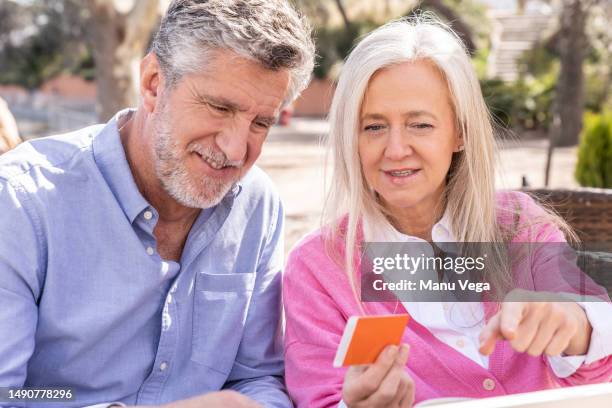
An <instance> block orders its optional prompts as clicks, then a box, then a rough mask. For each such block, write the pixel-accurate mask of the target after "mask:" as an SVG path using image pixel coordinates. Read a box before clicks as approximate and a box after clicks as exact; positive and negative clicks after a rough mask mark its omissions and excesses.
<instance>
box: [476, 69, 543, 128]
mask: <svg viewBox="0 0 612 408" xmlns="http://www.w3.org/2000/svg"><path fill="white" fill-rule="evenodd" d="M554 77H555V76H554V75H551V74H547V75H544V76H541V77H539V78H528V79H519V80H517V81H515V82H503V81H502V80H500V79H497V78H494V79H481V80H480V87H481V89H482V93H483V96H484V98H485V102H486V103H487V106H488V107H489V111H490V112H491V114H492V115H493V117H494V118H495V120H496V122H497V123H498V124H500V125H502V126H503V127H505V128H517V129H546V128H547V127H548V124H549V123H550V119H551V118H550V106H551V104H552V101H553V95H554V88H555V84H554Z"/></svg>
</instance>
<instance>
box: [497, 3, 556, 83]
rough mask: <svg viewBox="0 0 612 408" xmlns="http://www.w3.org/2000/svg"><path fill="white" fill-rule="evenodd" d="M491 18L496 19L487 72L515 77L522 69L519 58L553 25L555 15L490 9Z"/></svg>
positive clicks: (502, 77) (508, 77)
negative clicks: (520, 68)
mask: <svg viewBox="0 0 612 408" xmlns="http://www.w3.org/2000/svg"><path fill="white" fill-rule="evenodd" d="M489 18H490V19H491V21H492V23H493V33H492V37H491V52H490V54H489V59H488V63H487V66H488V72H487V74H488V76H489V77H491V78H493V77H498V78H501V79H502V80H504V81H514V80H515V79H517V77H518V73H519V66H518V63H517V59H518V58H519V57H520V56H521V55H522V54H523V53H524V52H525V51H527V50H529V49H531V48H532V47H533V45H534V44H535V43H536V42H537V41H538V40H540V39H541V38H542V36H543V35H544V34H545V33H547V32H548V31H549V30H550V29H551V28H552V25H553V24H554V22H555V16H554V14H552V13H549V14H544V13H542V12H539V11H528V12H526V13H524V14H517V13H515V12H509V11H491V12H490V13H489Z"/></svg>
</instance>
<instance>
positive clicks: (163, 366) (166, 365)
mask: <svg viewBox="0 0 612 408" xmlns="http://www.w3.org/2000/svg"><path fill="white" fill-rule="evenodd" d="M166 368H168V363H166V362H165V361H162V363H161V364H160V365H159V371H165V370H166Z"/></svg>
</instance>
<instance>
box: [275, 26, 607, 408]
mask: <svg viewBox="0 0 612 408" xmlns="http://www.w3.org/2000/svg"><path fill="white" fill-rule="evenodd" d="M330 125H331V134H330V139H329V140H330V149H331V152H332V156H333V158H334V171H333V176H332V188H331V190H330V195H329V197H328V202H327V205H326V210H325V211H326V215H327V217H326V218H327V220H328V222H326V224H325V225H324V226H323V228H321V229H320V230H319V231H316V232H314V233H312V234H310V235H308V236H307V237H305V238H304V239H303V240H302V241H301V242H300V243H299V244H298V245H297V246H296V247H295V248H294V249H293V250H292V252H291V254H290V256H289V259H288V263H287V265H286V271H285V278H284V279H285V281H284V283H285V285H284V303H285V310H286V345H285V350H286V351H285V353H286V354H285V357H286V381H287V386H288V389H289V392H290V394H291V396H292V398H293V400H294V402H295V403H296V405H297V406H298V407H332V406H337V405H338V404H346V405H347V406H349V407H400V406H401V407H409V406H412V404H413V403H415V402H419V401H422V400H426V399H430V398H436V397H468V398H480V397H487V396H496V395H504V394H511V393H517V392H528V391H534V390H542V389H547V388H553V387H559V386H563V385H570V384H572V385H573V384H584V383H591V382H609V381H610V380H611V379H612V357H610V354H611V353H610V351H611V350H610V344H611V343H612V342H610V341H609V339H610V333H611V332H610V324H609V323H607V322H606V318H605V314H606V313H609V312H610V304H609V302H608V301H605V302H600V303H592V304H590V303H589V304H578V303H576V302H572V301H569V302H553V301H539V302H530V301H529V300H534V299H539V298H538V297H537V293H536V291H538V290H541V289H542V288H540V287H538V281H537V280H536V279H530V280H528V281H529V282H531V283H530V284H529V285H531V286H529V285H527V287H526V290H524V291H523V292H521V298H520V300H523V301H521V302H499V303H496V308H495V309H494V310H493V311H492V312H491V313H489V314H485V313H484V312H483V313H481V316H483V318H482V319H481V320H480V321H477V322H475V323H474V324H471V325H461V324H456V322H455V321H454V319H453V318H452V317H451V312H452V310H453V305H450V306H449V304H447V303H442V302H432V303H422V302H407V301H400V300H399V299H398V300H396V301H395V302H369V303H364V302H362V301H361V299H360V295H359V293H360V286H359V282H361V280H360V273H361V272H360V267H359V265H360V262H361V259H360V256H359V255H360V248H361V247H362V244H363V243H364V242H375V241H376V242H380V241H390V242H393V241H395V242H398V241H399V242H421V243H441V242H449V241H450V242H485V243H486V242H488V243H498V242H501V243H510V242H534V243H536V242H542V243H548V242H565V239H566V237H571V236H572V232H571V230H570V229H569V228H568V226H567V224H566V223H565V222H564V221H563V220H562V219H560V218H559V217H557V216H556V215H554V214H552V213H550V212H548V211H547V210H545V209H543V208H541V207H540V206H538V205H537V204H536V203H535V202H534V201H533V200H532V199H531V198H529V197H528V196H527V195H525V194H522V193H518V192H495V190H494V167H493V160H494V153H495V151H494V147H495V146H494V145H495V143H494V136H493V129H492V125H491V121H490V117H489V113H488V111H487V108H486V106H485V103H484V100H483V97H482V94H481V90H480V87H479V83H478V80H477V78H476V75H475V72H474V70H473V68H472V66H471V64H470V60H469V58H468V55H467V53H466V51H465V49H464V48H463V46H462V44H461V41H460V40H459V39H458V37H457V36H456V35H455V34H454V33H453V32H452V31H451V30H450V29H448V28H447V27H445V26H444V25H442V24H440V23H437V22H433V21H429V20H427V19H423V18H417V19H413V20H402V21H397V22H392V23H389V24H387V25H385V26H383V27H381V28H379V29H377V30H376V31H374V32H373V33H371V34H369V35H368V36H367V37H365V38H364V39H363V40H362V41H361V42H360V43H359V44H358V45H357V47H356V48H355V49H354V51H353V52H352V53H351V55H350V56H349V57H348V59H347V61H346V64H345V65H344V67H343V70H342V73H341V75H340V79H339V82H338V86H337V89H336V93H335V96H334V101H333V103H332V108H331V112H330ZM500 252H501V251H500ZM496 256H497V258H498V259H497V261H498V264H499V265H502V264H503V261H504V259H503V256H502V254H498V255H496ZM494 258H495V256H494ZM541 258H544V256H540V258H537V257H536V259H534V260H533V261H532V263H531V264H530V265H531V266H530V268H533V269H534V270H536V269H538V268H541V267H542V265H543V264H545V263H546V259H541ZM493 261H495V260H493ZM512 273H513V272H512V269H511V268H506V269H504V268H499V269H496V272H495V274H494V275H492V276H490V277H489V278H490V280H491V281H492V282H494V283H495V282H497V283H499V284H498V285H497V286H496V287H498V288H499V287H501V286H500V285H501V283H503V282H507V281H509V280H511V279H512ZM530 273H532V272H530ZM553 278H554V276H553ZM553 281H554V282H557V280H556V279H553ZM559 285H560V286H558V287H556V288H555V290H556V291H564V290H565V287H564V286H562V285H561V284H559ZM567 291H570V289H567ZM511 293H512V292H511ZM490 304H491V303H484V302H482V303H477V306H478V307H479V308H480V309H481V311H482V310H484V309H487V307H488V305H490ZM488 309H490V308H488ZM394 313H409V314H410V315H411V317H412V319H411V320H410V322H409V324H408V326H407V328H406V330H405V331H404V334H403V339H402V343H403V345H401V346H399V347H396V346H390V347H387V349H385V350H384V351H383V352H382V353H381V354H380V355H379V357H378V359H377V361H376V362H375V363H373V364H371V365H368V366H354V367H351V368H349V369H348V370H343V369H336V368H333V367H332V361H333V359H334V355H335V352H336V349H337V348H338V344H339V342H340V339H341V336H342V333H343V329H344V326H345V324H346V322H347V319H348V318H349V317H350V316H354V315H364V314H368V315H384V314H394ZM602 317H603V318H602ZM606 337H607V340H606ZM498 340H504V341H500V342H497V341H498ZM408 347H409V348H408ZM408 354H410V358H408Z"/></svg>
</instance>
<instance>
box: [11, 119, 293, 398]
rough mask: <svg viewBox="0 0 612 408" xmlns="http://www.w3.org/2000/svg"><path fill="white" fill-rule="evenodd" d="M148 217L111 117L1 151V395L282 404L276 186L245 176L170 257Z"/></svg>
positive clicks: (152, 215)
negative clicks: (219, 394) (225, 397)
mask: <svg viewBox="0 0 612 408" xmlns="http://www.w3.org/2000/svg"><path fill="white" fill-rule="evenodd" d="M157 220H158V214H157V212H156V210H155V208H153V207H152V206H151V205H150V204H149V203H148V202H147V201H146V200H145V199H144V197H143V196H142V195H141V194H140V192H139V190H138V188H137V187H136V184H135V182H134V179H133V177H132V174H131V171H130V168H129V165H128V163H127V160H126V157H125V153H124V150H123V147H122V144H121V141H120V139H119V133H118V129H117V117H115V118H114V119H112V120H111V121H110V122H109V123H108V124H106V125H97V126H92V127H89V128H86V129H83V130H80V131H77V132H74V133H70V134H67V135H62V136H57V137H49V138H43V139H38V140H33V141H31V142H27V143H24V144H22V145H21V146H19V147H18V148H17V149H15V150H13V151H11V152H9V153H7V154H5V155H3V156H1V157H0V386H5V387H6V386H27V387H50V386H55V387H70V388H72V389H73V392H74V394H75V397H76V399H75V400H74V401H71V402H69V403H67V402H64V403H60V404H59V405H58V404H57V403H41V404H39V405H36V404H33V403H28V404H27V406H54V407H58V406H63V407H65V406H86V405H92V404H97V403H101V402H108V401H121V402H124V403H126V404H139V405H140V404H143V405H144V404H160V403H167V402H170V401H176V400H179V399H183V398H187V397H191V396H195V395H198V394H202V393H206V392H210V391H216V390H219V389H233V390H236V391H240V392H241V393H243V394H246V395H248V396H250V397H251V398H253V399H255V400H256V401H258V402H259V403H261V404H262V405H264V406H266V407H289V406H291V402H290V401H289V398H288V397H287V395H286V393H285V388H284V385H283V379H282V375H283V362H282V338H281V328H280V311H281V304H280V280H281V275H280V271H281V268H282V262H283V260H282V257H283V242H282V227H283V211H282V207H281V203H280V200H279V197H278V195H277V194H276V193H275V192H274V191H273V189H272V185H271V182H270V180H269V179H268V178H267V176H266V175H265V174H264V173H263V172H262V171H261V170H260V169H258V168H256V167H253V168H252V169H251V170H250V171H249V172H248V174H247V175H246V176H245V177H244V178H243V179H242V180H241V182H240V183H239V184H238V185H236V186H234V188H233V189H232V190H231V191H230V192H229V193H228V194H227V195H226V196H225V197H224V199H223V200H222V201H221V203H220V204H218V205H217V206H215V207H213V208H210V209H207V210H203V211H202V212H201V213H200V215H199V217H198V218H197V220H196V221H195V223H194V225H193V227H192V228H191V231H190V233H189V236H188V238H187V241H186V243H185V247H184V250H183V253H182V257H181V260H180V262H173V261H165V260H163V259H162V258H161V257H160V255H159V254H158V253H157V250H156V239H155V236H154V235H153V229H154V228H155V224H156V222H157ZM11 405H12V404H6V403H2V402H0V406H3V407H4V406H11ZM15 405H16V404H15Z"/></svg>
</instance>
